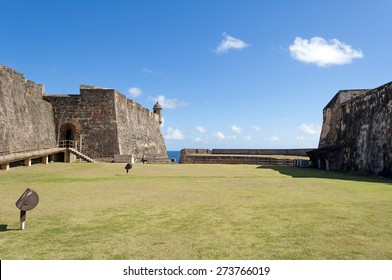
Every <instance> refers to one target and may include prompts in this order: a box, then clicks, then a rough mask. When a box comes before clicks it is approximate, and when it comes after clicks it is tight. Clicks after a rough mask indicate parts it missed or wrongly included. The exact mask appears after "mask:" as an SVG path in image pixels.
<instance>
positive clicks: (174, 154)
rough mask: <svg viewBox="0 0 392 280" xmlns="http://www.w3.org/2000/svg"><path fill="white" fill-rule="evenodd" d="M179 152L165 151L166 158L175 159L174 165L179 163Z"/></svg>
mask: <svg viewBox="0 0 392 280" xmlns="http://www.w3.org/2000/svg"><path fill="white" fill-rule="evenodd" d="M180 154H181V151H167V156H168V157H169V159H170V160H172V159H175V160H176V163H178V162H179V161H180Z"/></svg>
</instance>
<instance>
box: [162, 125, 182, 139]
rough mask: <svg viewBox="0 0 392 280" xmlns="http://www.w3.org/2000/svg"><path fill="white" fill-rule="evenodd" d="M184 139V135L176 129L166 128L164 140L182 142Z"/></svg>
mask: <svg viewBox="0 0 392 280" xmlns="http://www.w3.org/2000/svg"><path fill="white" fill-rule="evenodd" d="M184 138H185V136H184V134H183V133H182V132H181V131H180V130H179V129H178V128H172V127H168V128H167V131H166V134H165V139H166V140H183V139H184Z"/></svg>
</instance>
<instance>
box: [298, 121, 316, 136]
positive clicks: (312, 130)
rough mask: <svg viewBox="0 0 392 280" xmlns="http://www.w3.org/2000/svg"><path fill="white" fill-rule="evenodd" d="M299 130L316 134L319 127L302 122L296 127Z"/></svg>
mask: <svg viewBox="0 0 392 280" xmlns="http://www.w3.org/2000/svg"><path fill="white" fill-rule="evenodd" d="M298 129H299V130H301V131H302V132H305V133H307V134H312V135H316V134H319V133H320V130H321V128H320V127H319V126H318V125H315V124H308V123H303V124H301V125H300V126H299V127H298Z"/></svg>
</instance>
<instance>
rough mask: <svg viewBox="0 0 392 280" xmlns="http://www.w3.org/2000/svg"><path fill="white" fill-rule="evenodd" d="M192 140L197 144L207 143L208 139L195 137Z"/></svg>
mask: <svg viewBox="0 0 392 280" xmlns="http://www.w3.org/2000/svg"><path fill="white" fill-rule="evenodd" d="M194 140H195V142H197V143H201V142H204V143H207V142H208V140H209V139H208V137H196V138H195V139H194Z"/></svg>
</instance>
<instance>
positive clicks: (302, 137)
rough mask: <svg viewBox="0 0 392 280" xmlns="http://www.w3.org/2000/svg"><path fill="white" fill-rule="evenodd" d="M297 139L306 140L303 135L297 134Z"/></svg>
mask: <svg viewBox="0 0 392 280" xmlns="http://www.w3.org/2000/svg"><path fill="white" fill-rule="evenodd" d="M297 140H298V141H306V138H305V136H297Z"/></svg>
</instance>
